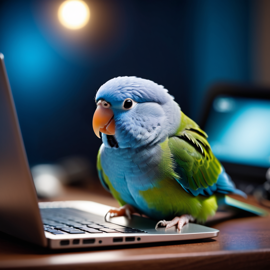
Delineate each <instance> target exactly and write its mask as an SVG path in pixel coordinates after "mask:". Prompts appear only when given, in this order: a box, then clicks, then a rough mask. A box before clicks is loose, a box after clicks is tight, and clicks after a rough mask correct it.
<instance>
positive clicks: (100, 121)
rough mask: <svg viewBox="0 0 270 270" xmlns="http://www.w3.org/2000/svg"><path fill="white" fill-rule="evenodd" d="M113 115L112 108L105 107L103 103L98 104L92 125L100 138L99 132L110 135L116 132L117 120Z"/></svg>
mask: <svg viewBox="0 0 270 270" xmlns="http://www.w3.org/2000/svg"><path fill="white" fill-rule="evenodd" d="M113 117H114V115H113V111H112V110H111V109H110V108H104V107H102V106H101V105H98V106H97V109H96V111H95V113H94V117H93V123H92V125H93V130H94V132H95V134H96V135H97V137H98V138H100V135H99V132H102V133H105V134H108V135H114V134H115V121H114V119H113Z"/></svg>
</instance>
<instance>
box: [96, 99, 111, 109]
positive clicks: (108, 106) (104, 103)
mask: <svg viewBox="0 0 270 270" xmlns="http://www.w3.org/2000/svg"><path fill="white" fill-rule="evenodd" d="M98 105H101V106H102V107H103V108H106V109H107V108H110V107H111V105H110V103H109V102H107V101H105V100H99V101H98V103H97V106H98Z"/></svg>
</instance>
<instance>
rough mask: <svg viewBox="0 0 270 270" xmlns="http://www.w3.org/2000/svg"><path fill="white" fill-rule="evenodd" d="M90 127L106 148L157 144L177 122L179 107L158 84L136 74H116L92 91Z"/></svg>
mask: <svg viewBox="0 0 270 270" xmlns="http://www.w3.org/2000/svg"><path fill="white" fill-rule="evenodd" d="M96 103H97V109H96V112H95V114H94V117H93V129H94V132H95V134H96V135H97V136H98V137H99V132H101V133H102V139H103V142H104V144H105V146H107V147H116V148H118V147H119V148H131V147H132V148H136V147H141V146H146V145H149V144H155V143H159V142H161V141H163V140H165V139H166V137H167V136H170V135H171V134H173V133H174V132H175V131H176V130H177V128H178V127H179V123H180V108H179V106H178V104H177V103H175V102H174V100H173V97H172V96H171V95H170V94H168V91H167V90H166V89H165V88H164V87H163V86H161V85H158V84H156V83H154V82H152V81H150V80H146V79H141V78H137V77H117V78H114V79H111V80H109V81H108V82H106V83H105V84H103V85H102V86H101V87H100V88H99V90H98V92H97V94H96Z"/></svg>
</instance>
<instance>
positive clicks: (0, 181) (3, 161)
mask: <svg viewBox="0 0 270 270" xmlns="http://www.w3.org/2000/svg"><path fill="white" fill-rule="evenodd" d="M110 209H111V207H110V206H108V205H103V204H99V203H95V202H91V201H63V202H42V203H38V200H37V195H36V190H35V186H34V183H33V179H32V175H31V172H30V169H29V164H28V161H27V156H26V153H25V149H24V144H23V139H22V136H21V131H20V126H19V122H18V118H17V115H16V109H15V105H14V101H13V98H12V93H11V89H10V85H9V81H8V77H7V72H6V69H5V64H4V56H3V54H0V217H1V222H0V231H2V232H4V233H7V234H10V235H13V236H15V237H18V238H20V239H23V240H26V241H29V242H32V243H34V244H37V245H40V246H43V247H48V248H50V249H70V248H72V249H74V248H89V247H100V246H119V245H128V244H141V243H154V242H168V241H182V240H195V239H205V238H213V237H216V236H217V235H218V233H219V231H218V230H216V229H213V228H208V227H205V226H202V225H198V224H192V223H190V224H187V225H185V226H184V227H183V229H182V230H181V232H178V231H177V230H176V228H175V227H174V228H170V229H167V230H165V229H164V228H157V229H155V225H156V222H157V221H156V220H151V219H148V218H144V217H140V216H136V215H133V216H132V218H131V219H128V218H126V217H113V218H109V219H105V216H106V213H107V212H108V211H109V210H110Z"/></svg>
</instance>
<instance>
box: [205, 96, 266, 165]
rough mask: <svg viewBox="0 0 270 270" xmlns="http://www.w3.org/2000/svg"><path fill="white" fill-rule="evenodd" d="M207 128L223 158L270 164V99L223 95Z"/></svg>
mask: <svg viewBox="0 0 270 270" xmlns="http://www.w3.org/2000/svg"><path fill="white" fill-rule="evenodd" d="M204 130H205V132H206V133H207V134H208V136H209V137H208V141H209V143H210V145H211V147H212V150H213V153H214V154H215V156H216V157H217V158H218V159H219V160H220V161H224V162H229V163H236V164H243V165H252V166H257V167H262V168H266V167H270V100H263V99H254V98H248V97H235V96H226V95H219V96H217V97H216V98H215V99H214V100H213V102H212V104H211V108H210V111H209V115H208V117H207V120H206V123H205V126H204Z"/></svg>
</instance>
